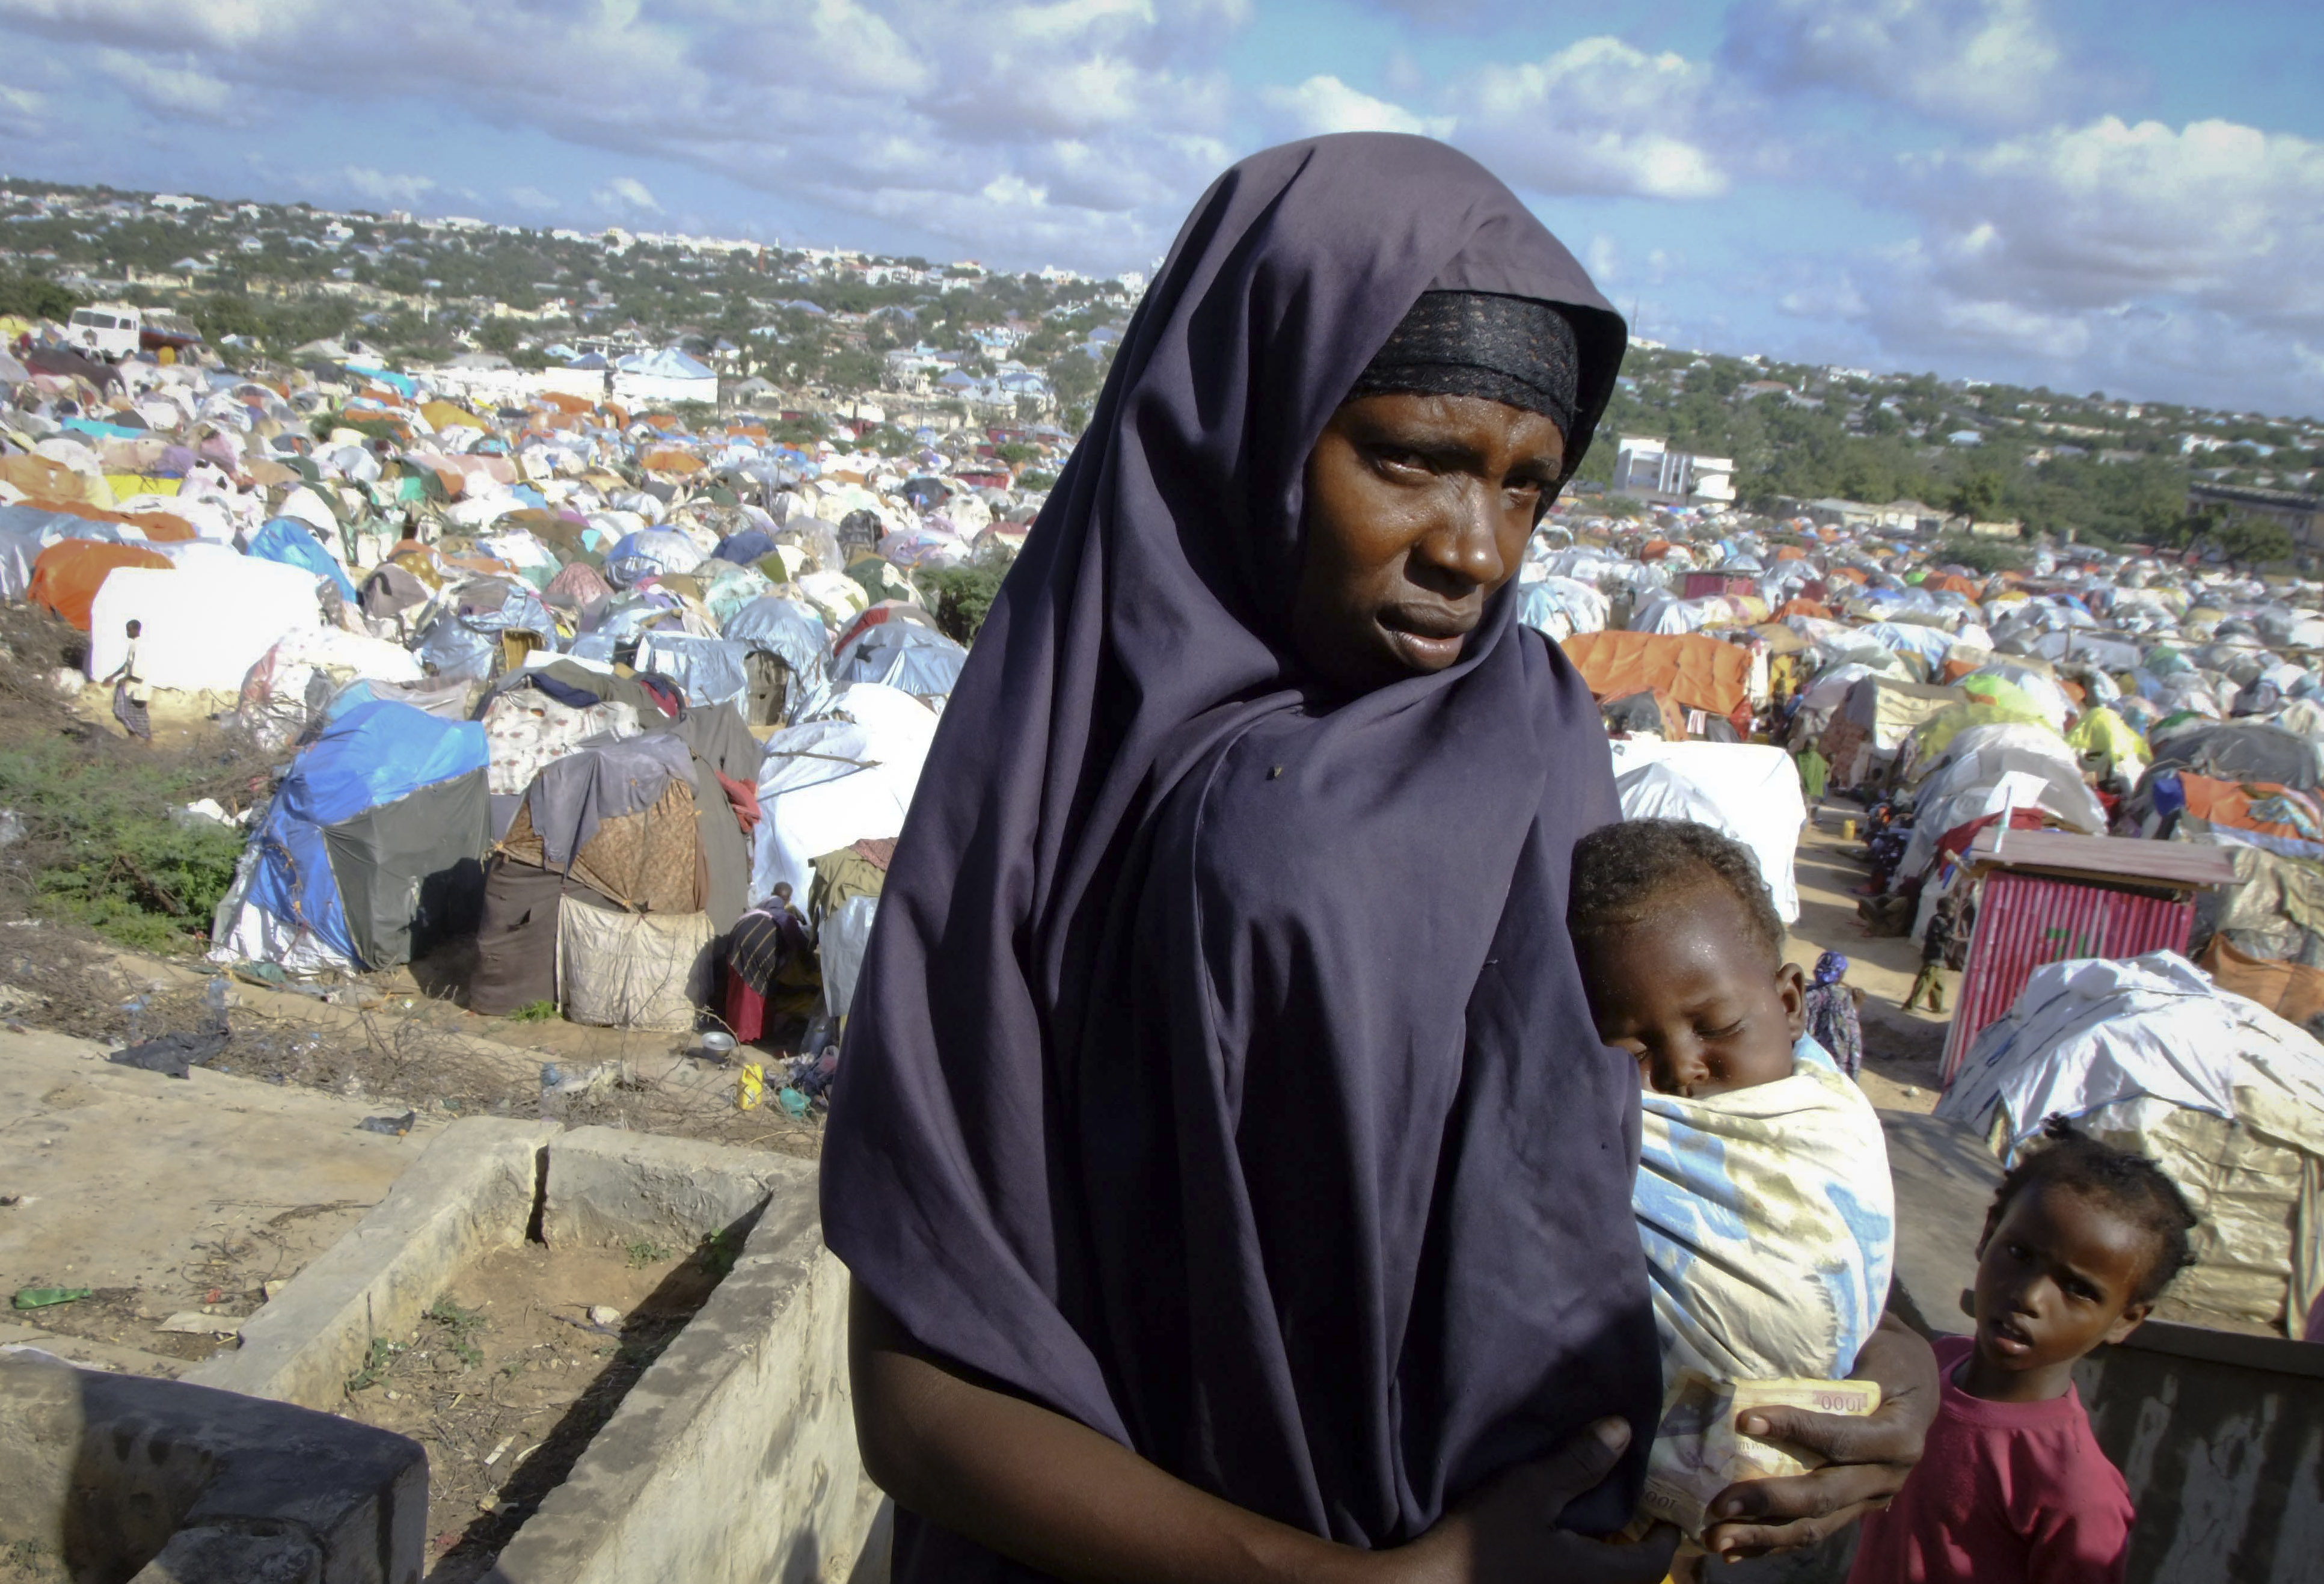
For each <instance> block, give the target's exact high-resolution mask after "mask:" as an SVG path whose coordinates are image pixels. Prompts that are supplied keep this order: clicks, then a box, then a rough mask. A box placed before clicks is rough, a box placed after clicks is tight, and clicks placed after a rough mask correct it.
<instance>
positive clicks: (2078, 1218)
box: [1977, 1183, 2155, 1374]
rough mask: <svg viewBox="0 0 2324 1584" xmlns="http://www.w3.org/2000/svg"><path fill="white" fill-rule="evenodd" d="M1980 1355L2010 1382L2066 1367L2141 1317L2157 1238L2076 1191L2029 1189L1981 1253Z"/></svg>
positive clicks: (1988, 1237) (2036, 1186)
mask: <svg viewBox="0 0 2324 1584" xmlns="http://www.w3.org/2000/svg"><path fill="white" fill-rule="evenodd" d="M2153 1257H2155V1248H2154V1238H2153V1234H2152V1233H2150V1232H2148V1231H2147V1230H2146V1229H2144V1228H2143V1227H2141V1226H2139V1225H2138V1224H2137V1223H2136V1222H2135V1221H2132V1220H2129V1219H2128V1218H2127V1217H2125V1216H2122V1215H2119V1214H2117V1213H2116V1212H2115V1211H2112V1210H2110V1209H2108V1208H2107V1206H2106V1205H2105V1204H2104V1203H2103V1202H2100V1201H2098V1200H2097V1199H2094V1198H2092V1197H2091V1196H2090V1195H2089V1194H2087V1193H2082V1192H2080V1190H2078V1189H2074V1188H2070V1187H2064V1186H2060V1185H2047V1186H2045V1185H2043V1184H2039V1183H2037V1184H2034V1185H2032V1186H2029V1187H2027V1188H2024V1189H2023V1190H2021V1191H2020V1192H2019V1193H2018V1194H2017V1197H2016V1198H2015V1199H2013V1200H2011V1201H2010V1202H2009V1211H2008V1213H2007V1214H2006V1215H2004V1216H2003V1217H2002V1218H2001V1223H2000V1224H1999V1225H1998V1226H1997V1227H1995V1228H1994V1229H1993V1230H1992V1231H1991V1232H1989V1233H1987V1235H1986V1239H1985V1242H1984V1244H1983V1245H1982V1246H1981V1247H1980V1248H1978V1266H1977V1350H1978V1356H1979V1357H1980V1358H1982V1359H1983V1361H1984V1362H1985V1363H1986V1365H1987V1367H1989V1368H1994V1369H1997V1370H2000V1371H2002V1372H2004V1373H2007V1374H2017V1373H2020V1372H2023V1371H2025V1370H2033V1369H2043V1368H2051V1367H2052V1366H2055V1365H2059V1364H2069V1363H2071V1362H2072V1361H2073V1360H2075V1359H2077V1358H2080V1357H2081V1356H2082V1355H2083V1354H2085V1353H2087V1352H2089V1350H2090V1349H2093V1348H2095V1347H2097V1346H2098V1344H2099V1343H2101V1342H2119V1341H2120V1340H2123V1338H2125V1337H2126V1336H2128V1335H2130V1333H2131V1332H2132V1331H2135V1330H2136V1329H2137V1327H2138V1322H2140V1321H2142V1320H2144V1319H2145V1318H2146V1313H2147V1311H2148V1310H2149V1309H2151V1308H2153V1304H2151V1303H2137V1302H2135V1298H2136V1296H2137V1293H2138V1284H2139V1282H2140V1280H2141V1279H2142V1278H2144V1275H2146V1268H2147V1262H2148V1261H2150V1260H2152V1259H2153Z"/></svg>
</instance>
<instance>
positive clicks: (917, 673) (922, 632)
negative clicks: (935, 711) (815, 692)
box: [831, 622, 968, 698]
mask: <svg viewBox="0 0 2324 1584" xmlns="http://www.w3.org/2000/svg"><path fill="white" fill-rule="evenodd" d="M967 663H968V651H967V650H966V649H963V648H961V647H960V645H958V644H956V643H954V641H953V640H951V639H949V638H946V637H945V635H944V634H943V633H941V632H938V631H936V629H934V628H933V627H922V626H921V625H919V624H918V622H881V623H880V624H879V625H878V626H877V627H868V628H865V629H864V630H863V631H862V634H861V635H860V636H859V637H857V638H856V639H855V640H854V641H853V642H851V643H850V644H848V645H847V647H846V648H844V649H841V650H840V651H839V654H838V657H837V658H835V659H834V660H833V661H832V663H831V683H832V686H834V687H844V686H846V685H847V684H848V683H850V682H883V683H885V684H887V685H888V686H890V687H896V688H901V689H902V690H903V691H904V692H906V693H908V694H911V695H913V696H915V697H917V698H944V697H948V696H949V695H951V693H952V689H953V684H954V683H955V682H958V681H959V680H960V668H961V667H963V666H964V665H965V664H967Z"/></svg>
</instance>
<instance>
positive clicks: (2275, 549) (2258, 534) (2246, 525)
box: [2203, 513, 2296, 571]
mask: <svg viewBox="0 0 2324 1584" xmlns="http://www.w3.org/2000/svg"><path fill="white" fill-rule="evenodd" d="M2203 543H2204V544H2206V545H2207V546H2209V548H2212V549H2213V550H2216V551H2218V553H2219V554H2220V555H2221V556H2224V557H2226V558H2227V565H2228V566H2232V567H2235V568H2236V570H2238V571H2241V570H2243V569H2244V568H2246V567H2253V566H2266V565H2268V564H2269V563H2270V562H2272V561H2289V560H2290V559H2292V551H2293V549H2294V548H2296V547H2294V545H2293V544H2292V530H2290V529H2287V528H2285V527H2284V526H2283V524H2282V523H2281V522H2278V521H2277V520H2275V519H2274V518H2273V517H2254V516H2248V515H2246V514H2243V513H2237V514H2236V515H2234V516H2232V517H2228V518H2227V519H2226V520H2223V521H2221V522H2220V523H2219V525H2218V527H2217V528H2214V529H2213V530H2211V531H2210V532H2209V533H2208V534H2206V535H2204V536H2203Z"/></svg>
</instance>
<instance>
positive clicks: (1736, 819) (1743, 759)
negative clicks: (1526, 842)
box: [1609, 738, 1808, 924]
mask: <svg viewBox="0 0 2324 1584" xmlns="http://www.w3.org/2000/svg"><path fill="white" fill-rule="evenodd" d="M1609 746H1610V747H1611V749H1612V751H1613V755H1614V786H1615V789H1616V791H1617V792H1618V794H1619V795H1620V797H1621V800H1622V817H1623V818H1624V819H1675V820H1688V821H1691V822H1692V823H1693V824H1701V825H1709V826H1711V828H1712V829H1713V830H1716V831H1722V832H1724V833H1727V834H1728V835H1730V836H1732V837H1734V838H1735V839H1736V840H1737V841H1738V842H1740V843H1743V844H1744V845H1745V846H1746V847H1748V848H1749V849H1750V850H1751V852H1752V855H1753V856H1754V857H1756V858H1757V859H1758V861H1759V874H1760V878H1761V879H1765V880H1766V882H1767V893H1768V895H1769V897H1770V898H1773V900H1774V902H1775V911H1776V913H1777V914H1779V915H1780V916H1782V918H1783V920H1784V923H1785V924H1793V923H1796V922H1797V921H1798V919H1799V916H1800V893H1799V887H1798V885H1797V883H1796V882H1795V880H1794V876H1793V867H1792V865H1793V855H1794V853H1795V852H1797V851H1798V848H1799V843H1800V831H1801V829H1802V827H1803V826H1804V825H1805V824H1807V817H1808V811H1807V805H1806V803H1805V802H1804V801H1803V799H1802V797H1801V796H1800V776H1799V771H1798V770H1797V769H1794V766H1793V764H1792V756H1791V755H1790V754H1787V753H1785V752H1784V751H1783V750H1782V749H1780V748H1774V747H1770V746H1767V745H1766V744H1764V743H1748V742H1660V741H1655V740H1654V739H1652V738H1634V739H1628V740H1626V741H1618V742H1614V743H1611V744H1609Z"/></svg>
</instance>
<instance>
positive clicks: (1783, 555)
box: [1775, 545, 1808, 561]
mask: <svg viewBox="0 0 2324 1584" xmlns="http://www.w3.org/2000/svg"><path fill="white" fill-rule="evenodd" d="M1807 558H1808V553H1807V552H1806V551H1805V550H1803V549H1802V548H1799V546H1797V545H1777V546H1776V547H1775V559H1776V560H1778V561H1804V560H1806V559H1807Z"/></svg>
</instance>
